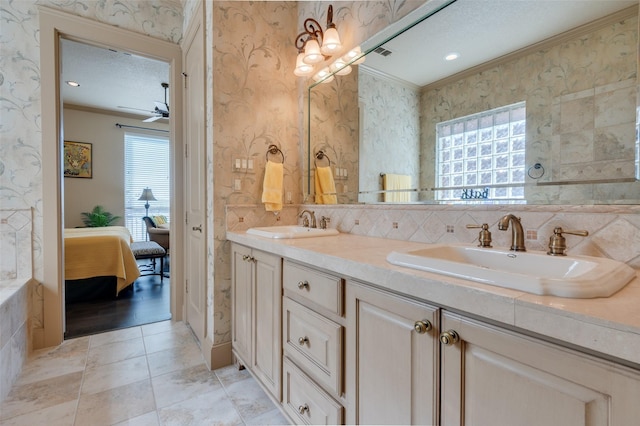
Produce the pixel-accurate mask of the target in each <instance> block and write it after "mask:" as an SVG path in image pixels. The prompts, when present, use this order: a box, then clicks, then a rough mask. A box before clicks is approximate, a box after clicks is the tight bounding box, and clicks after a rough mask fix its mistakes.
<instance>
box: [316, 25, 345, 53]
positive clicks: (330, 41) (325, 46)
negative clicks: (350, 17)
mask: <svg viewBox="0 0 640 426" xmlns="http://www.w3.org/2000/svg"><path fill="white" fill-rule="evenodd" d="M341 48H342V43H340V35H338V30H337V29H336V28H335V27H330V28H327V31H325V32H324V36H323V37H322V48H321V49H320V51H321V52H322V53H324V54H325V55H329V56H330V55H333V54H334V53H336V52H337V51H338V50H340V49H341Z"/></svg>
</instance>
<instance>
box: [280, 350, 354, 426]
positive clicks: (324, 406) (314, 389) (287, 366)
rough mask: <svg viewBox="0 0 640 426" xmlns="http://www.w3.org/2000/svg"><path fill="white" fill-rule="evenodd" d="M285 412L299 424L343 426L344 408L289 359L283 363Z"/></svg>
mask: <svg viewBox="0 0 640 426" xmlns="http://www.w3.org/2000/svg"><path fill="white" fill-rule="evenodd" d="M283 378H284V388H283V390H284V395H283V401H282V404H283V406H284V409H285V411H286V412H287V414H289V416H290V417H291V419H292V420H294V421H295V423H297V424H312V425H339V424H342V406H341V405H340V404H338V403H337V402H336V401H334V400H333V399H332V398H331V397H330V396H329V395H327V393H325V392H324V391H323V390H322V389H320V388H319V387H318V385H316V384H315V383H313V381H311V380H310V379H309V378H308V377H306V376H305V375H304V373H303V372H302V371H300V370H299V369H298V368H297V367H296V366H295V365H293V363H292V362H291V361H289V359H288V358H286V357H285V358H284V362H283Z"/></svg>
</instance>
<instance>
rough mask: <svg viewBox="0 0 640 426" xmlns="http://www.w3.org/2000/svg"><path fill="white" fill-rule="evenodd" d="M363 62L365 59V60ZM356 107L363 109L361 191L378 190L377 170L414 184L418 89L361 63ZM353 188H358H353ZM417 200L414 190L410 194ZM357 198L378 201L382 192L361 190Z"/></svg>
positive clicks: (417, 156) (417, 166) (417, 150)
mask: <svg viewBox="0 0 640 426" xmlns="http://www.w3.org/2000/svg"><path fill="white" fill-rule="evenodd" d="M365 63H366V62H365ZM359 78H360V84H359V85H358V91H359V96H360V108H362V109H363V111H362V114H363V117H362V118H363V120H362V123H361V125H362V126H363V138H364V140H365V141H367V143H365V144H362V147H361V155H360V157H361V158H366V161H362V162H361V163H360V176H361V179H362V183H361V185H360V190H361V191H379V190H381V189H383V188H382V179H381V177H380V173H393V174H401V175H408V176H411V178H412V179H411V188H418V187H419V185H418V176H419V171H420V92H419V90H418V89H417V88H416V87H409V86H408V85H405V84H402V83H401V82H398V81H393V80H391V79H389V78H385V77H384V76H380V75H374V74H372V73H371V72H370V71H367V69H366V68H365V67H362V69H360V70H359ZM355 190H356V191H357V190H358V188H355ZM411 197H412V199H411V201H417V194H416V193H413V194H411ZM358 201H361V202H380V201H383V198H382V194H375V193H370V194H362V195H361V196H360V198H359V199H358Z"/></svg>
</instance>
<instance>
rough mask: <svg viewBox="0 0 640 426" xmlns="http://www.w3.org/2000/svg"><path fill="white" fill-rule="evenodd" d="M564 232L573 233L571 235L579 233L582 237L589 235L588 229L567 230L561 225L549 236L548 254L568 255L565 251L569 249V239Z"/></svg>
mask: <svg viewBox="0 0 640 426" xmlns="http://www.w3.org/2000/svg"><path fill="white" fill-rule="evenodd" d="M562 234H571V235H579V236H581V237H586V236H587V235H589V232H588V231H565V230H563V229H562V228H561V227H559V226H558V227H556V228H554V229H553V235H552V236H551V237H549V251H548V252H547V254H549V255H551V256H566V255H567V254H566V253H565V252H566V251H567V240H566V239H565V238H564V236H563V235H562Z"/></svg>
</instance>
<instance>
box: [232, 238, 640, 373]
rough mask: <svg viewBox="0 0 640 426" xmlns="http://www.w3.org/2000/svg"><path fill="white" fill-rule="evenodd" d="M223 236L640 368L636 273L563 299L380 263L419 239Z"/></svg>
mask: <svg viewBox="0 0 640 426" xmlns="http://www.w3.org/2000/svg"><path fill="white" fill-rule="evenodd" d="M227 239H228V240H230V241H233V242H236V243H239V244H243V245H246V246H250V247H253V248H256V249H259V250H263V251H267V252H270V253H274V254H276V255H279V256H282V257H285V258H288V259H291V260H296V261H299V262H304V263H306V264H309V265H312V266H315V267H318V268H320V269H326V270H329V271H333V272H336V273H338V274H340V275H341V276H343V277H344V278H347V279H349V278H352V279H355V280H360V281H363V282H367V283H370V284H373V285H375V286H378V287H380V288H384V289H386V290H389V291H392V292H395V293H398V294H402V295H407V296H411V297H414V298H417V299H420V300H423V301H426V302H429V303H432V304H435V305H438V306H441V307H443V308H449V309H452V310H456V311H460V312H464V313H468V314H471V315H474V316H479V317H482V318H485V319H488V320H491V321H495V322H499V323H502V324H505V325H508V326H512V327H517V328H518V329H521V330H524V331H528V332H532V333H536V334H539V335H542V336H547V337H549V338H552V339H554V340H556V341H560V342H566V343H567V344H569V345H577V346H580V347H582V348H585V349H587V350H590V351H596V352H599V353H601V354H604V355H608V356H611V357H614V358H618V359H620V360H624V361H627V362H631V363H633V364H636V365H635V367H636V368H640V273H639V274H638V276H637V277H636V278H635V279H634V280H633V281H631V282H630V283H629V284H627V285H626V286H625V287H624V288H623V289H622V290H620V291H618V292H617V293H616V294H614V295H613V296H611V297H608V298H597V299H568V298H562V297H553V296H538V295H535V294H530V293H524V292H521V291H516V290H511V289H506V288H501V287H496V286H491V285H487V284H481V283H476V282H472V281H467V280H463V279H458V278H453V277H446V276H443V275H439V274H435V273H430V272H424V271H418V270H413V269H409V268H404V267H401V266H396V265H392V264H390V263H389V262H387V260H386V257H387V254H388V253H389V252H391V251H393V250H410V249H416V248H421V247H425V246H428V245H427V244H424V243H414V242H409V241H400V240H389V239H384V238H372V237H364V236H358V235H353V234H340V235H337V236H330V237H318V238H300V239H270V238H263V237H257V236H254V235H248V234H246V233H243V232H242V233H238V232H227Z"/></svg>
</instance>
